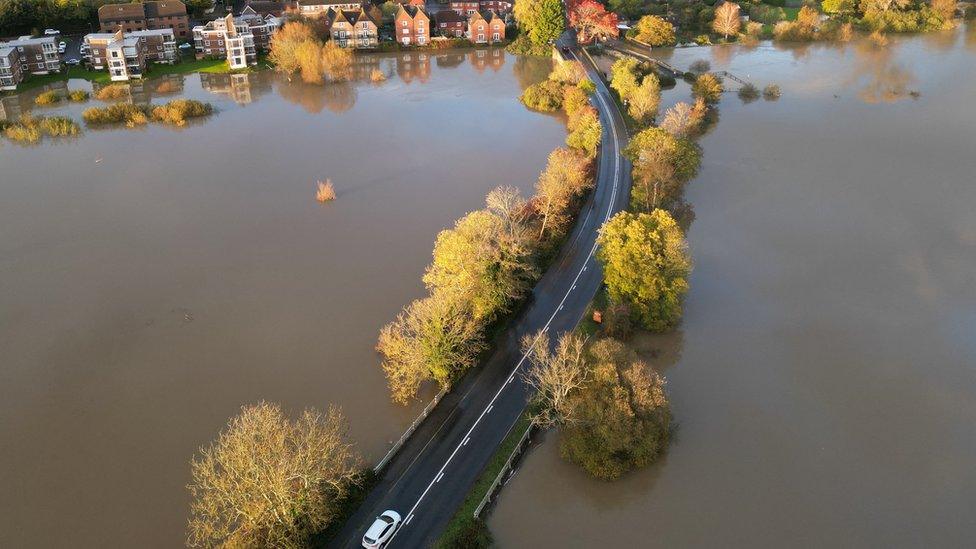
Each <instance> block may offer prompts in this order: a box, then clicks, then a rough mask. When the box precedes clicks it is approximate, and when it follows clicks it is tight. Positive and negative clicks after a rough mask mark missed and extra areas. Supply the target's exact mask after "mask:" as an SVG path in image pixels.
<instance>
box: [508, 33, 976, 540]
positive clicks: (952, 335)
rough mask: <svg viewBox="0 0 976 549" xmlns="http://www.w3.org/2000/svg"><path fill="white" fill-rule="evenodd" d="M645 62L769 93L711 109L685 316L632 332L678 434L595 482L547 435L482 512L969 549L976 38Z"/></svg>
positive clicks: (554, 532)
mask: <svg viewBox="0 0 976 549" xmlns="http://www.w3.org/2000/svg"><path fill="white" fill-rule="evenodd" d="M662 55H663V56H664V57H665V58H667V60H668V61H669V62H671V63H673V64H675V65H677V66H679V67H687V66H688V65H690V64H691V63H692V62H693V61H695V60H697V59H706V60H708V61H709V62H710V63H711V66H712V69H713V70H726V71H730V72H731V73H733V74H735V75H737V76H740V77H742V78H745V79H748V80H750V81H752V82H754V83H756V84H757V85H759V87H760V88H761V87H762V86H764V85H766V84H768V83H778V84H779V85H780V86H781V87H782V89H783V96H782V98H781V99H780V100H779V101H775V102H767V101H763V100H761V99H760V100H759V101H756V102H752V103H749V104H745V103H743V102H742V101H741V100H740V99H739V98H738V97H736V95H735V94H734V93H726V94H725V96H724V98H723V100H722V102H721V104H720V106H719V109H720V112H721V120H720V122H719V123H718V125H717V127H716V128H715V129H714V130H713V131H712V132H711V133H710V134H709V135H707V136H706V137H704V138H703V139H702V141H701V145H702V147H703V150H704V164H703V168H702V171H701V174H700V175H699V177H698V178H697V179H696V180H695V181H693V182H692V183H690V184H689V187H688V192H687V196H686V198H687V200H688V201H689V202H690V203H691V205H692V206H693V208H694V213H695V220H694V221H693V223H692V224H691V227H690V231H689V234H688V238H689V242H690V246H691V251H692V255H693V257H694V259H695V263H696V265H695V271H694V273H693V275H692V278H691V291H690V293H689V295H688V300H687V305H686V310H685V320H684V323H683V325H682V326H681V327H680V329H679V330H678V331H677V332H676V333H674V334H669V335H668V336H665V337H645V338H643V339H642V340H640V341H639V343H640V345H641V347H642V348H643V349H644V350H645V351H648V352H647V356H649V357H650V358H649V360H650V362H651V363H652V364H654V365H655V366H656V367H657V368H659V369H661V370H662V371H663V372H664V374H665V375H666V376H667V378H668V381H669V391H670V395H671V399H672V404H673V408H674V416H675V418H676V420H677V422H678V423H679V426H678V430H677V433H676V436H675V440H674V441H673V444H672V445H671V448H670V450H669V451H668V453H667V455H666V457H665V459H663V460H662V462H660V463H659V464H657V465H655V466H652V467H650V468H648V469H647V470H644V471H641V472H639V473H636V474H632V475H630V476H628V477H625V478H624V479H622V480H620V481H618V482H615V483H603V482H598V481H595V480H592V479H590V478H588V477H586V476H585V475H584V473H583V472H581V471H580V470H579V469H578V468H577V467H575V466H573V465H571V464H568V463H566V462H564V461H563V460H562V459H561V458H560V457H559V450H558V436H557V435H556V434H554V433H550V434H549V435H548V436H547V437H546V438H545V442H544V443H543V444H542V445H541V447H537V448H536V449H535V450H534V451H532V452H531V453H530V454H529V456H528V458H527V459H526V461H525V462H524V463H523V464H522V466H521V468H520V469H519V471H518V473H517V476H516V477H515V479H514V480H513V481H512V482H510V483H509V484H508V485H507V487H506V488H505V491H504V492H503V494H502V496H501V498H500V500H499V503H498V506H497V508H496V509H495V511H494V513H493V515H492V516H491V518H490V520H489V525H490V527H491V529H492V531H493V532H494V534H495V537H496V540H497V541H498V542H499V545H500V546H501V547H611V546H614V547H728V546H732V547H797V546H800V547H825V546H826V547H829V546H843V547H919V546H930V547H965V546H970V545H971V544H972V539H973V536H974V535H976V519H974V515H973V504H974V502H976V467H974V463H976V429H974V428H973V425H976V215H974V211H976V183H974V182H976V178H974V173H976V108H973V101H972V99H973V97H976V30H968V31H967V30H965V29H961V30H959V31H958V32H951V33H945V34H935V35H927V36H918V37H899V38H895V39H893V40H892V44H891V46H889V47H888V48H887V49H883V50H879V49H876V48H874V47H872V46H870V45H868V44H865V43H852V44H849V45H846V46H825V45H817V44H813V45H809V46H803V47H799V48H780V47H775V46H772V45H769V44H768V43H767V44H763V45H761V46H759V47H756V48H751V49H749V48H739V47H727V48H711V49H704V48H693V49H681V50H676V51H673V52H664V53H663V54H662ZM913 92H916V93H913ZM688 97H690V91H689V88H688V86H687V85H686V84H684V83H679V84H678V85H677V86H676V87H675V89H673V90H671V91H668V92H665V97H664V102H665V103H673V102H675V101H677V100H687V98H688Z"/></svg>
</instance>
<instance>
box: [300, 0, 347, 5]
mask: <svg viewBox="0 0 976 549" xmlns="http://www.w3.org/2000/svg"><path fill="white" fill-rule="evenodd" d="M359 3H360V2H357V1H356V0H298V4H299V5H301V6H336V5H339V4H359Z"/></svg>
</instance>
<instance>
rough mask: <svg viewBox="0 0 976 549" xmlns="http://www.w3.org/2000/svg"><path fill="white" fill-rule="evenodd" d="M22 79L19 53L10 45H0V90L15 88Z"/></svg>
mask: <svg viewBox="0 0 976 549" xmlns="http://www.w3.org/2000/svg"><path fill="white" fill-rule="evenodd" d="M23 81H24V71H23V70H22V69H21V65H20V53H18V52H17V48H14V47H12V46H0V90H8V91H9V90H16V89H17V84H20V83H21V82H23Z"/></svg>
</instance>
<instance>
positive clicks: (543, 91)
mask: <svg viewBox="0 0 976 549" xmlns="http://www.w3.org/2000/svg"><path fill="white" fill-rule="evenodd" d="M520 99H521V100H522V103H523V104H525V106H526V107H528V108H530V109H534V110H537V111H542V112H554V111H558V110H559V109H560V107H562V105H563V87H562V85H561V84H560V83H559V82H556V81H554V80H545V81H543V82H539V83H538V84H533V85H531V86H529V87H528V88H526V89H525V91H524V92H523V93H522V97H521V98H520Z"/></svg>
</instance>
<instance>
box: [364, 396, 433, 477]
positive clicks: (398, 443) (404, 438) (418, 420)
mask: <svg viewBox="0 0 976 549" xmlns="http://www.w3.org/2000/svg"><path fill="white" fill-rule="evenodd" d="M446 394H447V391H446V390H445V389H441V391H440V392H439V393H437V394H436V395H435V396H434V398H433V400H431V401H430V402H428V403H427V406H424V411H423V412H421V413H420V415H419V416H417V418H416V419H414V420H413V423H411V424H410V426H409V427H407V430H406V431H404V432H403V434H402V435H400V440H398V441H396V442H395V443H394V444H393V446H392V447H391V448H390V451H389V452H387V453H386V455H385V456H383V459H381V460H380V462H379V463H377V464H376V466H375V467H373V472H374V473H379V472H380V471H382V470H383V468H384V467H386V464H387V463H389V462H390V460H391V459H393V456H395V455H396V453H397V452H399V451H400V448H401V447H403V443H404V442H406V441H407V439H408V438H410V435H412V434H413V432H414V431H416V430H417V427H418V426H419V425H420V423H421V422H422V421H424V419H426V418H427V416H428V415H430V412H431V410H433V409H434V407H435V406H437V403H438V402H440V401H441V398H443V397H444V395H446Z"/></svg>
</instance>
